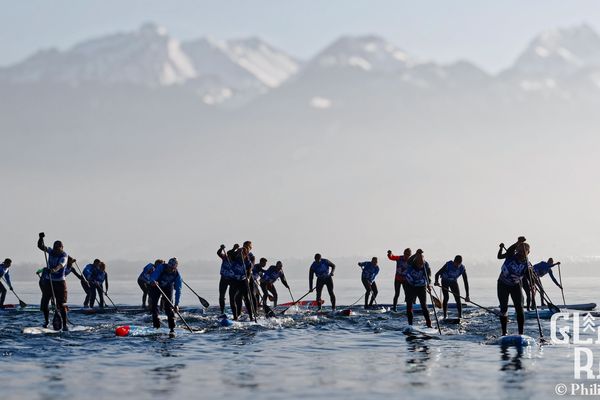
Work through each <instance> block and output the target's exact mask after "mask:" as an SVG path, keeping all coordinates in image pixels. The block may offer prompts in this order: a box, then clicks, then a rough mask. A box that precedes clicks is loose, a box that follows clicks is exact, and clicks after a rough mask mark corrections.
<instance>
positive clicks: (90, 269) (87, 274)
mask: <svg viewBox="0 0 600 400" xmlns="http://www.w3.org/2000/svg"><path fill="white" fill-rule="evenodd" d="M99 265H100V260H98V259H97V258H96V259H95V260H94V262H93V263H92V264H88V265H86V266H85V267H83V271H81V274H82V275H83V277H84V278H85V279H81V287H82V288H83V291H84V292H85V299H84V300H83V306H84V307H86V308H87V307H93V302H90V299H91V298H92V295H93V297H94V298H95V297H96V293H95V290H96V289H95V288H92V287H91V286H90V281H91V280H92V276H93V275H94V272H95V271H96V270H97V269H98V266H99Z"/></svg>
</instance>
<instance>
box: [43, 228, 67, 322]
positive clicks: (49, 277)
mask: <svg viewBox="0 0 600 400" xmlns="http://www.w3.org/2000/svg"><path fill="white" fill-rule="evenodd" d="M44 236H45V235H44V232H40V241H41V244H42V247H43V248H44V250H43V251H44V259H45V260H46V268H47V269H48V283H49V284H50V290H51V291H52V303H53V304H54V316H53V317H52V327H53V328H55V330H58V329H56V326H55V325H54V320H55V319H58V320H59V321H60V326H61V327H62V325H63V323H62V322H63V320H62V315H61V314H60V312H59V311H58V304H57V303H56V295H55V294H54V283H53V282H52V270H51V269H50V264H49V263H48V254H46V253H47V247H46V245H45V244H44ZM57 316H58V318H57Z"/></svg>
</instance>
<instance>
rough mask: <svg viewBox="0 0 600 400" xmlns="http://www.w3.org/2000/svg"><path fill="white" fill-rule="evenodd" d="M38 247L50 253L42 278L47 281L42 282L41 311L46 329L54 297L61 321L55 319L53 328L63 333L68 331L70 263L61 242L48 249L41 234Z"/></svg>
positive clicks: (58, 241) (56, 242)
mask: <svg viewBox="0 0 600 400" xmlns="http://www.w3.org/2000/svg"><path fill="white" fill-rule="evenodd" d="M37 247H38V248H39V249H40V250H42V251H43V252H45V253H48V260H47V266H46V268H44V272H43V273H42V276H44V274H45V275H46V277H47V279H45V280H43V282H42V300H41V304H40V309H41V311H42V312H43V313H44V328H47V327H48V323H49V317H50V309H49V307H48V306H49V303H50V300H52V298H53V297H54V298H55V300H56V309H57V311H58V312H59V313H60V320H59V319H55V320H54V321H53V322H52V325H53V328H54V329H55V330H59V329H61V328H62V330H63V331H68V330H69V328H68V326H67V305H66V303H67V283H66V281H65V276H66V272H67V268H66V267H67V261H68V256H67V253H65V251H64V249H63V244H62V242H61V241H60V240H57V241H55V242H54V244H53V246H52V247H46V246H45V245H44V233H40V237H39V239H38V243H37ZM55 316H56V314H55ZM61 325H62V326H61Z"/></svg>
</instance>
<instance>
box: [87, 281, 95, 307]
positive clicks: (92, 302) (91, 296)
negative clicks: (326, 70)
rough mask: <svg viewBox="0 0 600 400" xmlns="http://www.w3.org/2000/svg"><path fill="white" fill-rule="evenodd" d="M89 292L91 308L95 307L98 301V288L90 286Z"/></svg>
mask: <svg viewBox="0 0 600 400" xmlns="http://www.w3.org/2000/svg"><path fill="white" fill-rule="evenodd" d="M88 293H89V294H90V299H89V306H90V308H94V303H95V302H96V288H95V287H92V286H90V289H89V291H88Z"/></svg>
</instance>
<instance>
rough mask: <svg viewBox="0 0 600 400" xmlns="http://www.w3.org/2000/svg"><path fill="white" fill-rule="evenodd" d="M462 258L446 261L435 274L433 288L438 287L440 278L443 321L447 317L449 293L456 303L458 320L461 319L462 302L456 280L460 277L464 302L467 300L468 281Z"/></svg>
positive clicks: (457, 257)
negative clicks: (464, 294) (463, 290)
mask: <svg viewBox="0 0 600 400" xmlns="http://www.w3.org/2000/svg"><path fill="white" fill-rule="evenodd" d="M462 261H463V259H462V256H460V255H458V256H456V257H454V261H452V260H451V261H448V262H447V263H446V264H444V266H443V267H442V268H440V270H439V271H438V272H437V273H436V274H435V286H440V284H439V280H440V277H441V278H442V292H443V293H442V294H443V296H444V300H443V302H442V309H443V311H444V319H446V318H447V316H448V299H449V298H450V292H452V295H453V296H454V301H456V309H457V310H458V319H459V320H460V319H461V318H462V302H461V299H460V287H459V286H458V278H459V277H461V276H462V278H463V283H464V285H465V292H466V297H465V299H466V301H470V299H469V279H468V278H467V269H466V268H465V266H464V265H463V263H462Z"/></svg>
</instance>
